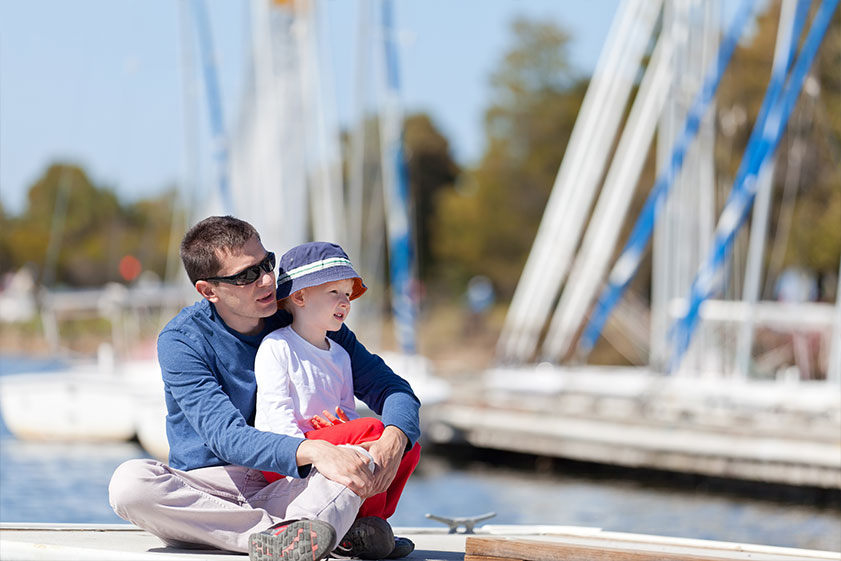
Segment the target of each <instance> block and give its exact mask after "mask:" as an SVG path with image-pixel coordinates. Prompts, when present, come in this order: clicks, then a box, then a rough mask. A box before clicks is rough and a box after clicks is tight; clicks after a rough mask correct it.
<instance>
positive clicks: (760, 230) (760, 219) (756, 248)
mask: <svg viewBox="0 0 841 561" xmlns="http://www.w3.org/2000/svg"><path fill="white" fill-rule="evenodd" d="M796 7H797V0H783V3H782V6H781V8H780V21H779V23H778V27H777V45H776V48H775V49H774V62H773V66H774V67H777V66H778V65H780V64H786V62H787V59H788V57H789V52H790V49H789V45H790V40H791V33H792V23H793V21H794V13H795V9H796ZM774 160H775V159H774V157H773V156H772V157H771V159H770V161H769V162H768V163H767V164H766V165H765V167H764V168H763V169H762V172H761V173H760V175H759V182H758V186H757V193H756V202H755V203H754V205H753V220H752V221H751V227H750V245H749V247H748V257H747V263H746V265H745V268H746V271H745V292H744V300H745V302H747V303H748V309H749V310H750V311H749V313H748V318H747V320H746V321H745V322H743V323H742V324H741V328H740V332H739V350H738V355H737V360H738V363H737V364H738V368H737V370H736V375H737V376H738V377H739V378H747V377H748V375H749V373H750V359H751V349H752V348H753V335H754V323H755V321H756V303H757V301H758V300H759V293H760V289H761V279H760V277H761V270H762V259H763V256H764V254H765V238H766V236H767V234H768V215H769V213H770V211H771V188H772V179H773V177H774Z"/></svg>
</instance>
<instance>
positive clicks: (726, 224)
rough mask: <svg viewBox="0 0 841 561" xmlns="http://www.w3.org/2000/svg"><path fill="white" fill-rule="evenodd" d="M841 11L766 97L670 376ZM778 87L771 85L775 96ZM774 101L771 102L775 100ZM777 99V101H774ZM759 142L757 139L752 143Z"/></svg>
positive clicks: (822, 12)
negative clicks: (765, 106) (780, 87)
mask: <svg viewBox="0 0 841 561" xmlns="http://www.w3.org/2000/svg"><path fill="white" fill-rule="evenodd" d="M837 5H838V0H824V1H823V2H822V3H821V5H820V7H819V9H818V12H817V14H816V15H815V17H814V19H813V21H812V25H811V27H810V29H809V34H808V35H807V37H806V40H805V42H804V44H803V48H802V49H801V51H800V54H799V55H798V57H797V61H796V62H795V64H794V67H793V69H792V71H791V75H790V76H789V77H788V79H787V80H786V83H785V87H784V88H783V90H782V92H781V93H780V94H779V96H774V97H773V98H770V96H768V97H766V101H768V102H769V103H772V102H773V106H772V107H771V108H770V109H769V110H768V111H767V113H766V118H765V119H764V120H763V121H757V123H756V124H755V125H754V133H757V131H761V134H760V135H759V136H758V141H757V142H756V143H755V145H754V143H753V142H750V143H749V146H748V149H747V150H746V152H745V159H744V160H743V164H744V165H743V166H742V167H743V169H744V174H743V175H741V174H740V177H739V178H738V179H737V183H736V184H735V185H734V187H733V190H732V191H731V193H730V200H729V201H728V204H727V206H726V207H725V209H724V211H723V212H722V213H721V216H720V218H719V222H718V225H717V227H716V233H715V243H714V245H713V249H712V250H711V251H710V252H709V253H708V255H707V260H706V263H705V264H704V265H703V267H702V268H701V270H700V271H699V272H698V274H697V275H696V276H695V280H694V281H693V283H692V288H691V289H690V297H689V307H688V310H687V312H686V314H685V315H684V316H683V317H682V318H680V319H678V320H677V321H676V322H675V323H674V324H673V325H672V329H671V333H670V340H671V343H672V353H671V359H670V361H669V365H668V369H667V371H668V372H673V371H675V370H676V369H677V367H678V366H679V365H680V361H681V359H682V357H683V355H684V353H685V352H686V350H687V348H688V347H689V342H690V340H691V338H692V334H693V332H694V330H695V328H696V326H697V323H698V319H699V314H698V312H699V309H700V306H701V303H702V302H703V301H704V300H706V299H707V298H708V297H709V296H710V294H711V293H712V291H713V288H714V281H715V273H716V271H717V270H718V269H719V268H720V267H721V264H722V262H723V260H724V257H725V255H726V254H727V252H728V250H729V248H730V246H731V245H732V241H733V238H734V236H735V234H736V232H738V230H739V228H740V227H741V225H742V224H743V223H744V220H745V218H746V216H747V214H748V213H747V211H748V210H749V209H750V207H751V205H752V204H753V200H754V197H755V196H756V186H757V177H758V175H759V173H760V172H761V170H762V168H763V167H764V165H765V164H766V162H767V161H768V160H769V159H770V157H772V156H773V154H774V151H775V150H776V148H777V145H778V144H779V142H780V138H781V137H782V134H783V132H784V131H785V127H786V124H787V123H788V120H789V117H790V116H791V113H792V111H793V109H794V106H795V104H796V102H797V100H798V98H799V95H800V91H801V90H802V88H803V83H804V82H805V80H806V75H807V73H808V72H809V69H810V68H811V66H812V63H813V62H814V59H815V56H816V54H817V51H818V47H820V44H821V41H822V40H823V37H824V34H825V32H826V29H827V27H829V23H830V21H831V18H832V14H833V12H834V11H835V8H836V6H837ZM771 87H772V85H771V84H769V90H770V89H771ZM769 98H770V99H769ZM774 99H776V100H777V101H774ZM754 138H756V137H755V136H754V134H752V135H751V141H753V140H754Z"/></svg>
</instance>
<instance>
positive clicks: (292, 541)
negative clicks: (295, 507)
mask: <svg viewBox="0 0 841 561" xmlns="http://www.w3.org/2000/svg"><path fill="white" fill-rule="evenodd" d="M335 542H336V530H334V529H333V526H331V525H330V524H328V523H327V522H322V521H321V520H296V521H294V522H284V523H283V524H281V525H278V526H275V527H272V528H269V529H268V530H264V531H262V532H258V533H256V534H251V535H250V536H249V537H248V559H250V560H251V561H269V560H271V561H305V560H306V561H318V560H319V559H324V558H325V557H327V556H328V555H329V554H330V548H331V547H333V544H334V543H335Z"/></svg>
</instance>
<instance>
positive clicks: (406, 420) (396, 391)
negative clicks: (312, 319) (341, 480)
mask: <svg viewBox="0 0 841 561" xmlns="http://www.w3.org/2000/svg"><path fill="white" fill-rule="evenodd" d="M291 320H292V318H291V316H290V315H289V314H288V313H287V312H285V311H278V312H277V313H276V314H274V315H272V316H270V317H268V318H266V320H265V322H264V323H265V325H264V328H263V331H262V332H261V333H258V334H257V335H243V334H242V333H239V332H237V331H234V330H233V329H231V328H230V327H228V326H227V325H226V324H225V322H224V321H223V320H222V318H221V317H219V314H217V313H216V309H215V307H214V306H213V305H212V304H211V303H209V302H208V301H207V300H201V301H199V302H197V303H195V304H193V305H192V306H188V307H186V308H184V309H183V310H181V312H180V313H179V314H178V315H177V316H175V317H174V318H173V319H172V320H171V321H170V322H169V323H168V324H167V325H166V327H164V329H163V331H161V333H160V335H159V336H158V361H159V362H160V365H161V372H162V375H163V380H164V388H165V397H166V407H167V416H166V435H167V439H168V440H169V465H170V466H172V467H174V468H176V469H181V470H190V469H196V468H202V467H208V466H219V465H227V464H233V465H240V466H246V467H249V468H253V469H259V470H264V471H273V472H276V473H281V474H284V475H292V476H295V477H304V476H306V474H307V473H308V472H309V470H308V469H303V470H300V471H299V469H298V465H297V462H296V459H295V455H296V453H297V450H298V446H299V445H300V444H301V442H303V439H301V438H297V437H293V436H287V435H282V434H274V433H270V432H263V431H259V430H257V429H255V428H254V427H253V426H252V425H253V423H254V413H255V408H256V407H255V404H256V394H257V382H256V381H255V378H254V357H255V355H256V354H257V348H258V347H259V346H260V342H261V341H262V340H263V337H265V336H266V335H268V334H269V333H270V332H272V331H274V330H275V329H278V328H280V327H283V326H285V325H288V324H289V323H291ZM327 336H328V337H330V338H331V339H332V340H334V341H335V342H337V343H338V344H339V345H341V346H342V347H344V349H345V350H346V351H347V352H348V354H349V355H350V359H351V367H352V369H353V389H354V394H355V395H356V397H358V398H359V399H360V400H362V401H363V402H364V403H365V404H366V405H367V406H368V407H370V408H371V410H372V411H374V412H375V413H377V414H379V415H381V416H382V421H383V423H384V424H385V425H386V426H389V425H393V426H395V427H397V428H399V429H400V430H402V431H403V432H404V433H405V434H406V436H407V437H408V439H409V446H410V447H411V446H412V445H414V443H415V442H416V441H417V439H418V438H419V437H420V428H419V417H418V412H419V408H420V402H419V401H418V399H417V397H415V394H414V392H412V388H411V387H410V386H409V383H408V382H406V381H405V380H404V379H403V378H401V377H400V376H398V375H396V374H395V373H394V372H392V370H391V369H390V368H389V367H388V366H387V365H386V364H385V363H384V362H383V360H382V359H381V358H380V357H378V356H377V355H374V354H371V353H370V352H368V350H367V349H365V347H364V346H363V345H362V344H361V343H360V342H359V341H357V339H356V336H355V335H354V334H353V332H352V331H351V330H350V329H348V328H347V327H346V326H342V328H341V329H340V330H339V331H336V332H329V333H328V334H327Z"/></svg>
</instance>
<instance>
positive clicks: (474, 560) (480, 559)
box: [464, 554, 526, 561]
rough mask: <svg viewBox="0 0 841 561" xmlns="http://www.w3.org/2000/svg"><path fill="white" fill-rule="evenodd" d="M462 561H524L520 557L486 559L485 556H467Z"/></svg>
mask: <svg viewBox="0 0 841 561" xmlns="http://www.w3.org/2000/svg"><path fill="white" fill-rule="evenodd" d="M464 561H526V560H525V559H523V558H522V557H517V558H514V557H488V556H487V555H467V554H465V556H464Z"/></svg>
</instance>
